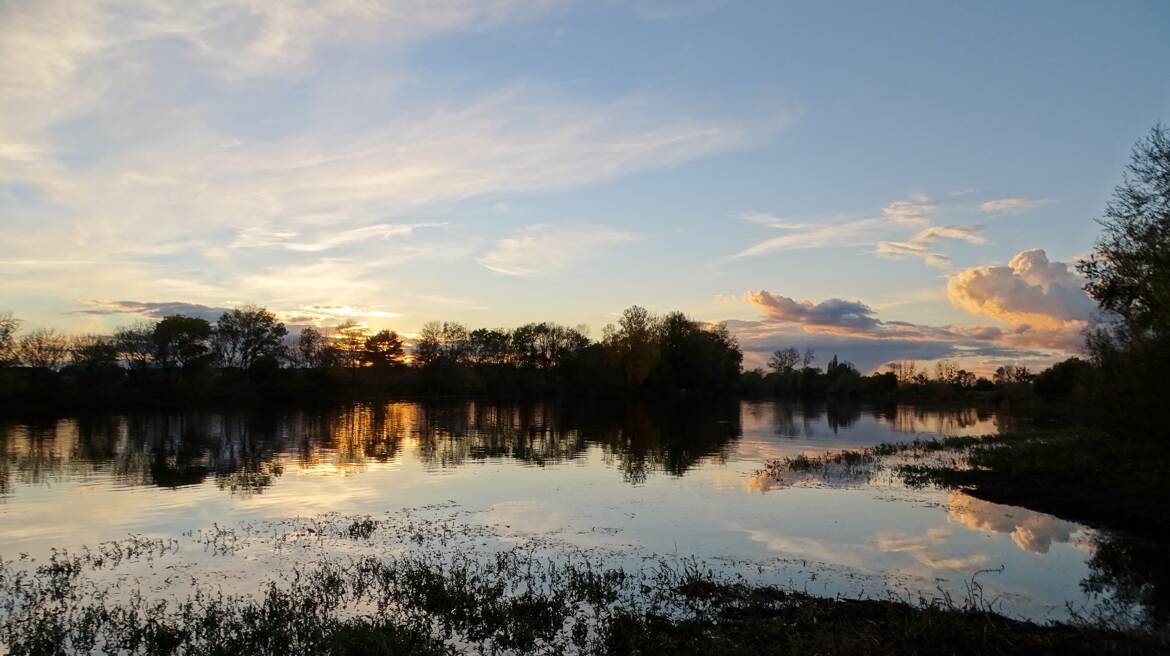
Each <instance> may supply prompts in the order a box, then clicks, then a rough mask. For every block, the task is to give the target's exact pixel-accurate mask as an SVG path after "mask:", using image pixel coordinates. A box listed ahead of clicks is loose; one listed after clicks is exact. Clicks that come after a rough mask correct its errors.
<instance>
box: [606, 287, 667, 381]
mask: <svg viewBox="0 0 1170 656" xmlns="http://www.w3.org/2000/svg"><path fill="white" fill-rule="evenodd" d="M657 332H658V322H657V320H656V319H655V318H654V316H653V315H651V314H650V312H648V311H647V310H646V308H644V307H641V306H638V305H633V306H630V307H628V308H626V310H625V311H624V312H623V313H622V317H621V319H620V320H618V325H617V327H616V328H615V327H613V326H612V325H611V326H606V339H605V341H606V345H607V346H608V347H609V348H610V350H611V352H612V353H613V354H614V356H615V358H616V360H617V363H618V366H619V367H620V368H621V370H622V373H623V374H624V375H625V380H626V386H627V387H631V388H633V387H638V386H640V385H641V384H642V383H643V382H645V380H646V378H647V377H648V376H649V375H650V372H651V371H653V369H654V365H655V364H657V361H658V348H657V344H656V341H657V339H656V338H657Z"/></svg>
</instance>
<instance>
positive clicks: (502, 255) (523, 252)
mask: <svg viewBox="0 0 1170 656" xmlns="http://www.w3.org/2000/svg"><path fill="white" fill-rule="evenodd" d="M631 239H633V237H632V236H631V235H630V234H628V233H625V232H621V231H618V230H612V229H609V228H602V227H597V226H548V225H535V226H528V227H526V228H522V229H520V230H518V231H516V233H515V234H513V235H512V236H509V237H505V238H503V239H500V240H498V241H496V242H495V243H494V244H493V245H492V247H491V248H490V249H489V250H488V251H487V252H485V253H484V254H483V255H481V256H480V257H478V258H477V260H476V261H478V262H479V263H480V264H481V265H483V266H484V267H485V268H487V269H490V270H492V271H495V272H496V273H501V274H504V275H508V276H523V277H532V276H539V275H544V274H548V273H553V272H555V271H559V270H563V269H567V268H569V267H570V266H572V265H574V264H576V263H578V262H580V261H581V260H584V259H586V258H587V257H590V256H591V255H593V254H594V253H596V252H597V251H599V250H600V249H601V248H603V247H605V246H607V245H611V244H617V243H621V242H624V241H629V240H631Z"/></svg>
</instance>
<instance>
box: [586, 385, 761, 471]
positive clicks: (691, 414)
mask: <svg viewBox="0 0 1170 656" xmlns="http://www.w3.org/2000/svg"><path fill="white" fill-rule="evenodd" d="M619 410H620V412H619V413H615V414H593V415H592V416H586V417H582V418H581V419H580V420H577V419H575V418H574V419H573V420H574V421H580V423H581V425H582V431H583V432H584V433H585V435H586V436H587V439H588V440H589V441H590V442H598V443H600V444H601V445H602V447H603V448H604V449H605V460H606V462H609V463H612V464H615V465H616V466H617V467H618V468H619V469H621V471H622V475H623V477H624V478H625V479H626V480H627V481H629V482H631V483H641V482H644V481H645V480H646V477H647V475H648V474H649V473H650V472H652V471H663V472H666V473H669V474H672V475H674V476H681V475H683V474H684V473H686V472H687V470H689V469H691V468H692V467H694V466H695V465H697V464H698V463H699V462H700V461H702V460H704V459H711V460H715V461H716V462H723V461H725V460H726V458H727V451H728V448H729V446H730V444H731V442H732V441H734V440H736V439H738V438H739V436H740V435H741V433H742V428H741V426H740V421H739V407H738V405H735V404H731V405H713V406H712V405H690V406H687V405H680V406H669V407H662V406H654V405H641V404H632V405H627V406H625V407H624V408H620V409H619Z"/></svg>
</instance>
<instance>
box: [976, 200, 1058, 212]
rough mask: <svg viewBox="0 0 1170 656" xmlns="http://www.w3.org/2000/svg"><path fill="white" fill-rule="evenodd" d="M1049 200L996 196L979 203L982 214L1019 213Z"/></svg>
mask: <svg viewBox="0 0 1170 656" xmlns="http://www.w3.org/2000/svg"><path fill="white" fill-rule="evenodd" d="M1047 202H1049V201H1048V200H1047V199H1043V198H997V199H995V200H989V201H987V202H984V203H980V204H979V209H980V210H981V211H982V212H983V213H984V214H1019V213H1021V212H1025V211H1027V210H1030V209H1032V208H1033V207H1036V206H1037V205H1043V204H1044V203H1047Z"/></svg>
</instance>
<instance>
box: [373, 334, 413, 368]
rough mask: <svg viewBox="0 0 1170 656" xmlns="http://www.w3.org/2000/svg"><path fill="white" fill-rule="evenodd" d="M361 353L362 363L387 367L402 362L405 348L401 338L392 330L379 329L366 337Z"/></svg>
mask: <svg viewBox="0 0 1170 656" xmlns="http://www.w3.org/2000/svg"><path fill="white" fill-rule="evenodd" d="M364 346H365V348H364V350H363V354H362V360H363V363H364V364H366V365H369V366H373V367H389V366H392V365H397V364H402V359H403V358H404V357H405V356H406V350H405V348H404V347H403V344H402V338H401V337H399V336H398V333H396V332H394V331H393V330H381V331H379V332H377V333H375V334H373V335H370V336H369V337H367V338H366V342H365V345H364Z"/></svg>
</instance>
